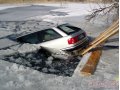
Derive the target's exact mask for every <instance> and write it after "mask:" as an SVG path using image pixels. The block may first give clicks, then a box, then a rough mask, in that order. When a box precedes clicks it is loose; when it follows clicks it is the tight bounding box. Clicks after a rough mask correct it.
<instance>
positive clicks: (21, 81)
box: [0, 3, 119, 90]
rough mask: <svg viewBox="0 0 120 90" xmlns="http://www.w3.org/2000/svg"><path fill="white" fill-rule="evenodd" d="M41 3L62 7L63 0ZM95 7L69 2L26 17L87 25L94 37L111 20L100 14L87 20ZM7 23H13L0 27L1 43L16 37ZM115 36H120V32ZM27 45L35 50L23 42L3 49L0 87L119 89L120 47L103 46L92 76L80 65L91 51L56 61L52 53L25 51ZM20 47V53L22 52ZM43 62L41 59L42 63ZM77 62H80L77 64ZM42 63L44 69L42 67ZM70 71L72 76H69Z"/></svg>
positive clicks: (1, 89) (0, 52)
mask: <svg viewBox="0 0 120 90" xmlns="http://www.w3.org/2000/svg"><path fill="white" fill-rule="evenodd" d="M35 5H38V4H35ZM39 5H45V6H57V7H60V4H39ZM16 6H19V5H14V6H13V5H0V10H3V9H7V8H14V7H16ZM21 6H22V5H21ZM95 7H97V5H96V4H81V3H69V4H64V5H63V6H62V7H61V8H59V9H56V10H52V11H51V12H52V15H51V14H49V15H45V16H42V17H41V16H39V15H38V16H35V17H31V18H26V20H29V19H37V20H41V19H43V20H48V21H59V22H60V21H65V22H69V23H71V24H73V25H76V26H78V27H80V28H82V29H84V30H85V31H86V32H87V34H88V35H89V36H90V37H91V38H94V37H96V36H98V35H99V33H101V32H102V31H104V29H105V28H106V27H108V26H109V25H108V24H110V23H106V22H104V20H105V18H103V20H102V19H101V18H98V19H97V20H96V21H95V22H94V23H90V22H87V21H86V20H85V18H84V17H85V15H87V14H89V11H88V10H90V9H91V8H95ZM60 12H61V14H60ZM60 15H61V16H60ZM59 19H60V20H59ZM110 21H112V20H110ZM34 23H35V22H34ZM7 25H8V24H7ZM8 26H10V28H9V27H8V28H7V29H5V28H2V29H1V28H0V42H1V43H0V45H1V46H0V47H3V46H7V45H8V46H10V45H12V44H14V42H13V41H10V40H9V39H7V38H5V37H6V36H8V35H10V34H12V33H13V32H15V31H14V24H13V23H12V24H11V25H8ZM23 28H24V26H23ZM112 38H118V35H115V37H112ZM112 38H111V39H112ZM106 44H109V45H118V41H117V40H116V42H112V41H111V40H110V41H109V42H107V43H106ZM27 49H30V50H31V51H33V50H34V49H35V48H34V46H33V47H32V46H31V45H29V44H24V45H22V46H21V47H19V45H17V46H14V47H11V48H6V49H2V50H0V90H109V89H111V90H118V88H119V85H118V75H119V70H118V67H119V65H118V64H119V60H118V58H119V56H118V55H119V54H118V53H119V51H118V49H112V48H104V49H103V53H102V56H101V58H100V62H99V64H98V66H97V69H96V71H95V73H94V75H92V76H89V77H83V76H80V69H81V68H82V67H83V65H84V64H85V62H86V61H87V58H88V57H89V55H90V53H88V54H87V55H85V56H84V57H83V58H82V59H81V58H80V57H77V59H78V60H80V61H77V60H76V59H73V60H70V61H63V60H61V61H60V60H58V61H57V60H55V61H57V62H56V63H54V62H55V61H54V59H53V57H48V58H45V57H44V55H41V54H38V53H36V52H31V53H24V52H26V50H27ZM16 50H17V51H16ZM18 51H19V52H20V53H21V54H19V53H18ZM5 55H7V57H5ZM31 62H32V64H31ZM40 62H42V64H41V63H40ZM69 62H70V63H71V64H70V63H69ZM78 62H80V63H79V64H78ZM17 63H18V64H17ZM38 63H40V64H38ZM44 64H46V66H44ZM64 65H65V66H64ZM67 65H68V66H67ZM74 65H75V66H76V65H77V66H76V68H72V66H74ZM27 66H28V67H27ZM57 66H59V67H60V66H62V67H60V69H61V71H62V72H60V71H59V70H56V69H55V67H57ZM41 67H42V69H41V70H39V69H40V68H41ZM63 67H65V68H63ZM48 72H51V73H52V74H51V73H48ZM72 72H73V73H72ZM57 73H58V74H57ZM63 74H64V75H63ZM68 74H69V75H71V76H68ZM103 84H104V85H106V86H104V85H103ZM95 85H96V86H95Z"/></svg>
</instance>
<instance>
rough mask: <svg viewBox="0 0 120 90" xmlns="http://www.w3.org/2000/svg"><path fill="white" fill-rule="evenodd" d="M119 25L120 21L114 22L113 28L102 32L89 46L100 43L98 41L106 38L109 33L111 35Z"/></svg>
mask: <svg viewBox="0 0 120 90" xmlns="http://www.w3.org/2000/svg"><path fill="white" fill-rule="evenodd" d="M118 24H119V21H118V20H117V21H116V22H114V23H113V24H112V26H110V27H109V28H108V29H107V30H105V31H104V32H102V33H101V34H100V35H99V36H98V37H97V38H96V39H95V40H93V41H92V42H91V43H90V44H89V45H93V44H95V43H96V42H98V40H100V39H102V38H103V37H105V36H106V35H108V34H109V33H111V32H112V31H113V30H114V29H116V28H117V25H118Z"/></svg>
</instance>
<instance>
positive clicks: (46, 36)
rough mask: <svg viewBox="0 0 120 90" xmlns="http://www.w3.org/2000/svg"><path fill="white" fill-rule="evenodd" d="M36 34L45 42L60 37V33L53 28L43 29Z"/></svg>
mask: <svg viewBox="0 0 120 90" xmlns="http://www.w3.org/2000/svg"><path fill="white" fill-rule="evenodd" d="M38 36H39V40H40V41H41V42H46V41H50V40H54V39H57V38H60V37H62V36H61V35H60V34H58V33H57V32H56V31H54V30H53V29H47V30H44V31H42V32H41V33H39V35H38Z"/></svg>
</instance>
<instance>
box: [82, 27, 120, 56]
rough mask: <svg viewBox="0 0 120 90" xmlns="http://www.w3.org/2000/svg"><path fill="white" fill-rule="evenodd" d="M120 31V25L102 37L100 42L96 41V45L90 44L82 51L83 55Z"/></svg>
mask: <svg viewBox="0 0 120 90" xmlns="http://www.w3.org/2000/svg"><path fill="white" fill-rule="evenodd" d="M118 32H119V27H117V29H115V30H113V31H112V32H111V33H109V34H108V35H107V36H105V37H104V38H102V39H100V40H99V41H98V42H96V43H95V44H94V45H92V46H89V47H88V48H87V49H85V50H83V52H82V53H81V55H84V54H86V53H87V52H88V51H90V50H91V49H93V48H95V47H96V46H97V45H100V44H101V43H103V42H104V41H106V40H107V39H108V38H110V37H111V36H113V35H114V34H116V33H118Z"/></svg>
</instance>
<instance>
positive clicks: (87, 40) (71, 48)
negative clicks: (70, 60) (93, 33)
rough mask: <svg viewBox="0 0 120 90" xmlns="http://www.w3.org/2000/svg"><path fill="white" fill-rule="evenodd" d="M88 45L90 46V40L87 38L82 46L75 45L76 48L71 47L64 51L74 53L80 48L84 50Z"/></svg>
mask: <svg viewBox="0 0 120 90" xmlns="http://www.w3.org/2000/svg"><path fill="white" fill-rule="evenodd" d="M88 44H89V39H88V37H87V38H86V39H85V40H84V41H83V42H82V43H81V44H78V45H74V46H72V47H69V48H65V49H63V51H74V50H77V49H80V48H81V49H82V48H85V47H86V46H87V45H88Z"/></svg>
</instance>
